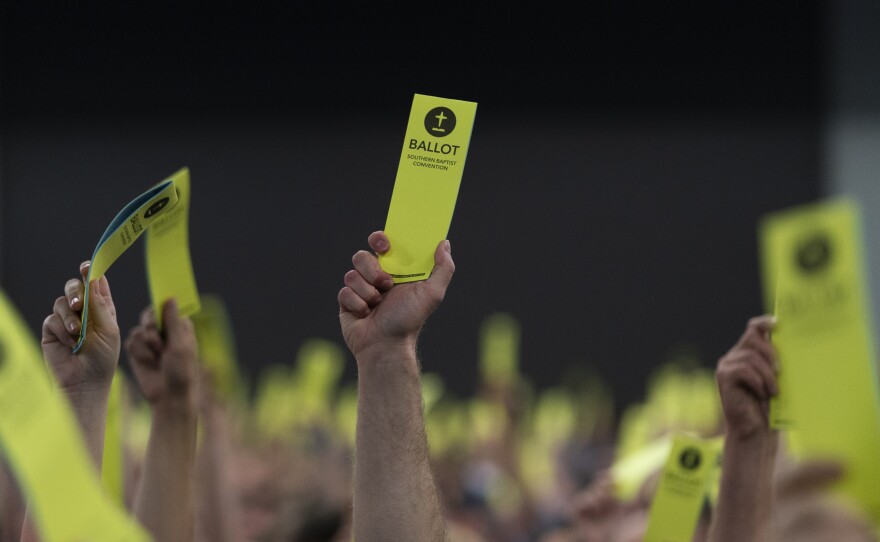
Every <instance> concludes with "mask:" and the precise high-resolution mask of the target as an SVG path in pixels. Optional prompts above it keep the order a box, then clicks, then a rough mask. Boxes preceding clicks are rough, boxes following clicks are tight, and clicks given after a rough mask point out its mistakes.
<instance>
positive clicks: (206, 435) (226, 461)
mask: <svg viewBox="0 0 880 542" xmlns="http://www.w3.org/2000/svg"><path fill="white" fill-rule="evenodd" d="M209 387H210V383H209V382H206V379H202V380H201V382H200V390H199V392H200V394H201V399H200V401H199V403H200V411H201V415H202V429H203V431H202V444H201V447H200V448H199V452H198V455H197V457H196V470H197V472H196V483H197V485H196V493H197V496H198V504H197V507H196V508H197V524H196V534H197V536H198V539H199V540H205V541H211V542H237V541H239V540H244V538H245V536H244V534H243V533H242V532H241V525H242V523H241V519H240V509H239V504H238V499H237V498H236V497H237V495H236V493H235V488H234V487H233V482H232V479H231V472H230V466H231V462H232V435H231V434H230V427H229V420H228V419H227V416H226V412H225V411H224V409H223V406H221V405H220V404H218V403H217V400H216V398H215V397H214V395H213V393H212V392H211V391H210V390H209V389H207V388H209Z"/></svg>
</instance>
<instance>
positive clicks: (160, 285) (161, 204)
mask: <svg viewBox="0 0 880 542" xmlns="http://www.w3.org/2000/svg"><path fill="white" fill-rule="evenodd" d="M189 193H190V189H189V170H188V169H186V168H183V169H181V170H180V171H178V172H177V173H175V174H174V175H172V176H171V177H170V178H168V179H166V180H164V181H162V182H160V183H158V184H157V185H155V186H153V187H152V188H150V189H149V190H147V191H146V192H144V193H143V194H141V195H140V196H138V197H136V198H135V199H133V200H132V201H131V202H129V204H128V205H126V206H125V207H123V209H122V210H121V211H119V213H118V214H117V215H116V218H114V219H113V221H112V222H110V225H109V226H107V229H106V230H105V231H104V235H102V236H101V239H100V240H99V241H98V245H97V246H96V247H95V252H94V254H93V255H92V265H91V267H90V268H89V276H88V280H87V282H86V288H85V295H84V300H83V305H84V308H83V311H82V329H81V330H80V336H79V340H78V341H77V344H76V346H74V348H73V351H74V352H79V350H80V349H81V348H82V345H83V343H84V342H85V340H86V330H87V325H86V324H88V319H89V303H88V301H89V289H90V288H89V285H90V284H91V283H92V281H95V280H98V279H100V278H101V277H102V276H104V273H106V272H107V270H108V269H109V268H110V266H111V265H113V262H115V261H116V260H117V259H118V258H119V256H121V255H122V253H123V252H125V251H126V250H128V249H129V247H131V246H132V245H133V244H134V242H135V241H136V240H137V239H138V237H140V236H141V235H142V234H144V233H145V232H146V233H147V248H146V259H147V278H148V280H149V283H150V296H151V299H152V301H153V308H154V310H155V312H156V316H157V318H161V314H162V311H161V304H163V303H164V302H165V301H166V300H167V299H168V298H169V297H172V296H173V297H175V298H176V299H177V306H178V309H179V311H180V313H181V314H184V315H190V314H193V313H195V312H198V310H199V294H198V290H196V285H195V279H194V278H193V272H192V262H191V259H190V255H189V234H188V227H187V225H188V222H189ZM159 323H160V325H161V320H160V321H159Z"/></svg>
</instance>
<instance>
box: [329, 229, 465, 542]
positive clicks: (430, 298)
mask: <svg viewBox="0 0 880 542" xmlns="http://www.w3.org/2000/svg"><path fill="white" fill-rule="evenodd" d="M369 244H370V247H371V248H372V249H373V250H375V251H376V252H377V253H380V254H381V253H384V252H386V251H387V250H388V249H389V248H390V245H389V241H388V238H387V237H386V236H385V234H384V233H382V232H375V233H373V234H372V235H370V238H369ZM352 263H353V264H354V269H353V270H351V271H349V272H348V273H347V274H346V275H345V287H344V288H343V289H342V290H341V291H340V292H339V296H338V300H339V320H340V324H341V326H342V334H343V336H344V338H345V342H346V344H347V345H348V347H349V349H350V350H351V351H352V353H353V354H354V356H355V359H356V360H357V364H358V419H357V437H356V439H357V442H356V445H355V450H356V451H355V472H354V502H353V518H352V519H353V521H352V524H353V531H354V538H355V539H356V540H358V542H372V541H385V540H407V541H411V542H420V541H432V542H439V541H441V540H444V539H445V536H446V530H445V524H444V520H443V512H442V509H441V507H440V500H439V498H438V496H437V488H436V484H435V483H434V478H433V475H432V474H431V469H430V462H429V459H428V443H427V438H426V435H425V422H424V418H423V413H422V396H421V387H420V384H419V366H418V359H417V358H416V339H417V338H418V334H419V331H420V330H421V328H422V325H423V324H424V322H425V320H426V319H427V318H428V316H429V315H430V314H431V313H432V312H433V311H434V309H436V308H437V306H438V305H439V304H440V302H441V301H442V300H443V297H444V295H445V293H446V288H447V286H448V285H449V281H450V280H451V279H452V274H453V272H454V271H455V264H454V263H453V262H452V256H451V254H450V247H449V243H448V241H444V242H442V243H440V245H439V246H438V247H437V249H436V251H435V253H434V270H433V272H432V274H431V277H430V278H429V279H428V280H426V281H421V282H415V283H409V284H399V285H397V286H394V285H393V282H392V279H391V276H390V275H389V274H388V273H385V272H384V271H382V270H381V269H380V267H379V263H378V260H377V258H376V256H375V255H373V254H370V253H368V252H365V251H361V252H358V253H357V254H355V255H354V257H353V258H352Z"/></svg>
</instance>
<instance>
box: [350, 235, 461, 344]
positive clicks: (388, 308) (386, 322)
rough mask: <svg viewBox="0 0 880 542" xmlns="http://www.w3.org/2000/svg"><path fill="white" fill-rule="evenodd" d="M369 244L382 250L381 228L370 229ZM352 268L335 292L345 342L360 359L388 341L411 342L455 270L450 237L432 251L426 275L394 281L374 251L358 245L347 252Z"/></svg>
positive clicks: (385, 240) (384, 242)
mask: <svg viewBox="0 0 880 542" xmlns="http://www.w3.org/2000/svg"><path fill="white" fill-rule="evenodd" d="M368 242H369V245H370V248H372V249H373V250H375V251H376V252H377V253H379V254H384V253H385V252H387V251H388V249H389V248H390V243H389V241H388V237H386V236H385V234H384V233H383V232H379V231H377V232H373V233H372V234H371V235H370V237H369V240H368ZM351 260H352V263H353V264H354V269H352V270H351V271H349V272H348V273H346V274H345V288H343V289H342V290H341V291H340V292H339V296H338V301H339V322H340V324H341V326H342V336H343V337H344V338H345V343H346V344H347V345H348V348H349V349H350V350H351V352H352V354H354V356H355V359H357V360H358V361H360V359H361V357H362V356H361V355H362V354H364V353H368V352H369V351H370V350H371V349H374V348H376V347H377V346H382V347H385V346H387V345H389V344H392V345H399V346H404V347H414V346H415V340H416V338H417V337H418V334H419V330H420V329H421V328H422V324H424V323H425V320H427V318H428V316H429V315H430V314H431V313H432V312H434V309H436V308H437V306H438V305H440V302H441V301H443V297H444V296H445V294H446V288H447V287H448V286H449V282H450V281H451V280H452V274H453V273H454V272H455V264H454V263H453V261H452V255H451V248H450V245H449V241H443V242H442V243H440V245H439V246H438V247H437V250H436V252H435V253H434V262H435V267H434V271H433V272H432V273H431V277H430V278H429V279H428V280H424V281H419V282H411V283H408V284H400V285H398V286H394V281H393V279H392V278H391V275H389V274H388V273H386V272H384V271H382V269H381V268H380V267H379V261H378V260H377V259H376V256H374V255H373V254H370V253H369V252H367V251H364V250H361V251H359V252H357V253H356V254H355V255H354V256H353V257H352V259H351Z"/></svg>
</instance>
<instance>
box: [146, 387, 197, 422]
mask: <svg viewBox="0 0 880 542" xmlns="http://www.w3.org/2000/svg"><path fill="white" fill-rule="evenodd" d="M150 408H151V409H152V411H153V416H154V417H156V416H157V417H161V418H169V419H181V420H188V419H191V418H196V417H198V404H197V402H196V398H195V394H194V393H185V394H183V395H168V396H163V397H159V398H157V399H155V400H154V401H151V402H150Z"/></svg>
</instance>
